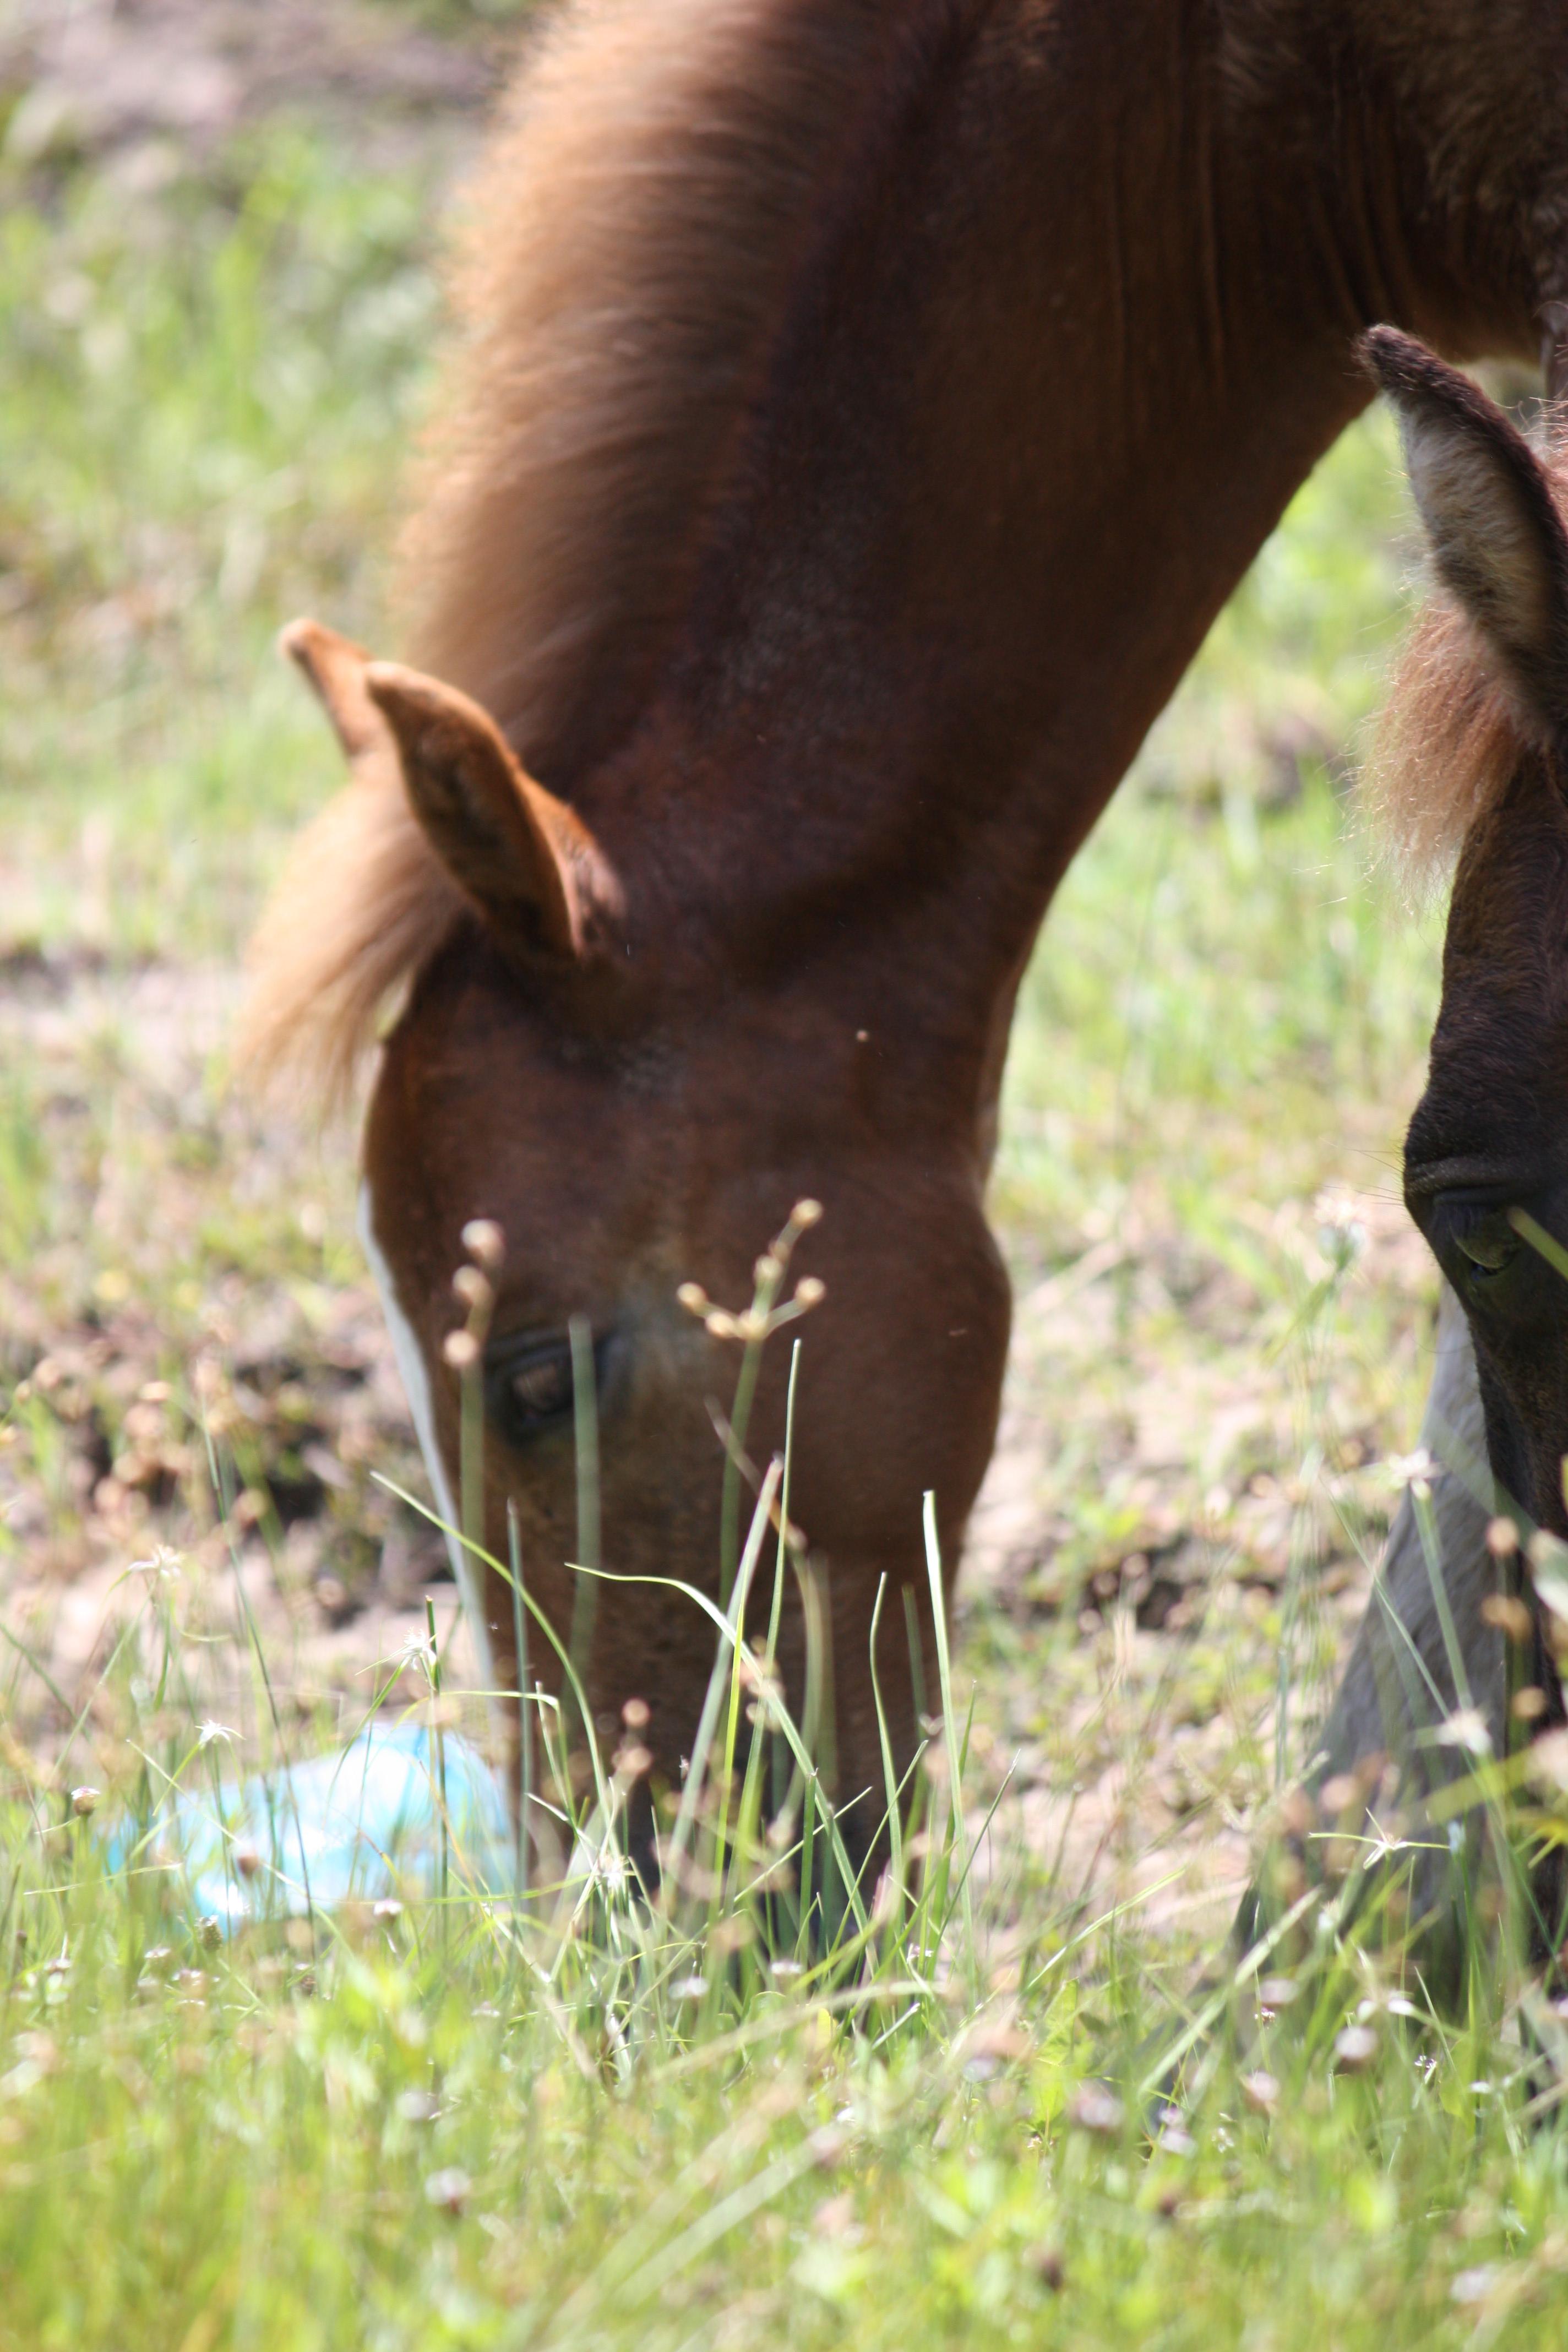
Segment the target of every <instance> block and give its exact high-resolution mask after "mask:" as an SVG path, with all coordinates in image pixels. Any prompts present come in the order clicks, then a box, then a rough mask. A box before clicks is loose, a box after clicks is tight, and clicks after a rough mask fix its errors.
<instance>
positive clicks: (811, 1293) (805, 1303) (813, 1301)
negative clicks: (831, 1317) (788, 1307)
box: [795, 1274, 827, 1308]
mask: <svg viewBox="0 0 1568 2352" xmlns="http://www.w3.org/2000/svg"><path fill="white" fill-rule="evenodd" d="M826 1296H827V1285H826V1283H825V1282H821V1281H819V1280H818V1279H817V1277H816V1275H815V1274H808V1275H805V1276H803V1277H802V1279H801V1280H800V1281H799V1282H797V1283H796V1284H795V1305H796V1306H797V1307H806V1308H810V1307H820V1306H821V1304H822V1302H823V1300H824V1299H825V1298H826Z"/></svg>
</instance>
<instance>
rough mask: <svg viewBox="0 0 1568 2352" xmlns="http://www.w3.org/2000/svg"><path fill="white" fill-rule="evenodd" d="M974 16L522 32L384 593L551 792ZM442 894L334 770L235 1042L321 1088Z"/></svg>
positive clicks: (676, 593) (637, 20) (840, 1)
mask: <svg viewBox="0 0 1568 2352" xmlns="http://www.w3.org/2000/svg"><path fill="white" fill-rule="evenodd" d="M970 13H972V12H971V10H970V9H969V8H968V6H967V5H966V0H924V5H921V6H917V7H914V8H911V9H905V10H893V9H889V8H888V7H887V5H885V0H582V5H578V6H575V7H573V8H569V9H567V10H566V11H565V12H564V13H563V16H561V17H560V18H559V19H558V20H557V22H556V24H555V25H554V26H553V27H552V29H551V30H550V31H549V32H547V33H546V35H545V36H544V37H543V38H542V41H541V42H540V43H539V44H538V46H537V47H536V49H535V51H534V54H533V55H532V57H531V60H530V63H529V65H528V68H527V69H526V70H525V71H524V73H523V75H522V76H521V80H520V82H519V84H518V87H517V89H516V91H515V93H514V96H513V99H512V100H511V107H510V121H509V122H508V123H506V124H505V125H504V126H503V128H502V130H501V131H500V135H499V136H498V137H497V138H496V139H495V140H494V142H492V144H491V147H490V149H489V153H488V156H487V158H486V160H485V161H484V162H483V163H481V165H480V168H479V173H477V175H476V178H475V180H474V182H473V183H472V184H471V185H470V187H469V188H468V192H467V194H466V198H465V201H464V203H463V205H462V207H461V212H462V224H463V225H462V226H461V227H460V230H459V233H458V240H457V247H456V252H455V255H454V268H453V290H454V295H455V307H456V309H457V311H458V325H459V329H460V333H459V335H458V338H457V341H456V351H455V355H454V357H453V359H452V361H451V362H450V363H449V365H448V367H447V380H446V383H445V385H444V388H443V389H442V390H441V391H440V392H439V393H438V395H437V404H436V410H435V415H434V420H433V422H432V424H431V425H430V427H429V429H428V431H427V433H426V437H425V442H424V446H423V449H422V452H421V455H420V459H419V463H418V467H417V469H416V500H415V506H414V511H413V514H412V517H411V520H409V522H408V524H407V525H406V527H405V530H404V532H403V535H402V540H401V543H400V549H399V562H398V567H397V580H396V586H395V594H396V602H397V604H398V606H399V609H400V611H401V613H402V614H403V615H404V620H405V635H406V637H407V640H408V647H409V652H410V655H411V657H412V659H413V660H414V661H415V662H416V664H417V665H418V666H419V667H421V668H423V669H426V670H427V671H430V672H431V673H433V674H434V675H436V676H437V677H441V678H443V679H445V680H447V682H448V683H450V684H452V685H454V686H458V687H459V688H462V689H463V691H464V692H466V693H468V694H469V695H471V696H472V697H473V698H474V699H475V700H476V701H478V702H479V703H481V704H482V705H483V706H484V707H485V708H486V709H488V710H489V711H490V712H491V713H492V715H493V716H494V717H495V718H496V719H497V720H498V721H499V722H500V725H501V727H502V729H503V730H504V732H505V733H506V734H507V736H508V737H509V739H510V741H511V742H512V744H513V746H514V747H515V748H516V749H517V750H518V751H519V752H520V754H521V756H522V758H523V759H524V761H526V762H527V764H528V765H529V766H530V768H531V770H532V771H533V772H535V773H536V774H538V775H539V776H540V777H541V779H542V781H544V782H548V783H552V784H554V785H556V786H557V788H559V789H562V790H564V791H566V792H567V793H570V790H571V787H572V784H573V782H574V778H575V777H576V776H577V775H578V774H580V773H581V772H582V771H583V770H584V767H585V766H586V765H588V764H589V763H590V762H591V761H594V760H595V759H597V758H602V757H604V756H605V753H606V752H607V751H608V750H609V748H610V747H611V745H612V744H613V742H614V741H615V740H616V737H617V735H619V734H621V733H624V732H625V731H626V728H627V727H628V726H629V724H630V723H631V721H632V720H633V719H634V718H635V715H636V710H637V700H638V695H639V690H646V687H647V679H648V675H649V671H650V668H651V666H652V663H653V661H654V659H655V658H656V656H657V653H658V648H659V646H660V645H661V643H662V642H663V641H664V638H665V635H667V633H668V628H669V626H670V625H671V623H672V621H673V618H674V616H675V614H676V613H677V611H678V610H679V607H680V604H681V589H682V587H683V585H685V584H686V583H689V580H690V578H691V576H692V573H693V571H694V569H695V565H696V562H697V561H698V559H699V555H700V550H701V548H702V546H703V545H704V543H705V541H706V536H707V534H706V532H705V530H704V525H705V524H706V523H708V522H710V520H711V518H712V517H713V515H714V514H715V511H716V509H717V508H718V506H719V504H720V501H721V495H722V492H723V490H724V488H726V487H727V485H728V484H729V482H730V480H731V477H732V476H733V474H734V472H735V471H736V469H737V468H738V467H739V463H740V450H741V441H742V434H743V431H744V427H745V425H746V423H747V421H748V420H749V418H750V415H751V413H752V407H753V404H755V403H756V402H757V401H758V400H759V399H760V397H761V394H762V392H763V386H764V383H765V379H766V374H767V369H768V363H769V359H770V355H771V353H772V352H773V349H774V347H775V346H776V344H777V343H778V341H779V340H780V339H781V337H782V336H783V334H784V331H785V328H786V325H787V319H788V315H789V313H790V310H791V305H792V299H794V297H795V293H796V289H797V286H798V281H799V279H800V278H801V275H802V272H803V270H804V269H805V267H806V265H807V264H808V262H809V261H810V260H811V258H812V257H813V254H814V252H815V250H816V247H815V242H814V240H815V237H816V236H817V235H819V234H820V230H821V224H822V222H823V221H824V218H825V217H826V216H829V215H834V214H835V213H836V212H837V209H838V208H839V207H840V206H841V205H842V201H843V194H844V188H845V184H846V179H847V176H849V175H852V173H853V172H854V169H855V165H856V163H857V161H858V160H863V159H864V158H865V157H866V156H867V155H868V153H870V152H875V151H876V150H877V148H878V145H879V139H878V133H879V130H880V128H881V126H882V125H883V124H884V123H887V122H889V121H893V120H896V119H897V115H898V112H899V110H900V108H901V105H902V103H903V101H904V98H905V93H906V91H907V89H908V87H909V83H910V77H911V75H912V74H914V73H917V72H919V71H920V70H921V61H922V59H923V60H924V61H925V62H926V64H928V65H929V62H930V57H931V36H932V34H933V32H934V33H935V34H936V35H937V37H939V38H940V36H941V35H942V33H944V32H945V31H946V30H947V29H949V28H950V27H951V26H952V24H953V23H954V22H955V21H962V20H963V19H964V18H966V17H967V16H968V15H969V14H970ZM900 61H902V62H901V63H900ZM460 904H461V901H460V899H459V898H458V894H457V892H456V891H455V889H454V887H453V886H452V885H451V883H450V882H449V881H448V879H447V877H446V875H445V873H444V871H443V869H442V867H441V866H440V865H439V863H438V861H437V858H436V857H435V856H434V854H433V853H432V851H431V850H430V849H429V847H428V846H427V845H426V842H425V839H424V836H423V835H422V834H421V833H420V832H419V829H418V827H417V825H416V823H415V820H414V818H413V816H412V814H411V813H410V811H409V809H408V807H407V803H406V801H405V795H404V793H403V792H402V790H401V786H400V784H399V782H397V780H396V779H395V778H391V777H387V778H378V779H375V780H365V781H363V782H358V783H355V784H354V785H353V786H351V787H350V788H349V790H348V792H347V793H344V794H343V796H342V803H341V805H340V807H339V809H338V810H337V811H336V812H331V811H330V812H329V813H328V814H327V816H326V817H325V818H323V819H321V820H320V821H319V822H318V824H317V825H316V826H315V827H313V828H311V829H310V832H308V833H307V834H306V835H305V836H304V837H303V839H302V841H301V843H300V846H299V849H298V851H297V852H296V854H295V856H294V857H293V858H292V859H291V861H290V863H289V868H288V869H287V871H286V874H285V877H284V879H283V882H282V884H281V886H280V888H279V894H278V896H277V898H276V899H275V901H274V904H273V906H272V908H270V910H269V912H268V916H267V918H266V919H264V922H263V924H262V926H261V929H260V930H259V931H258V938H257V942H256V947H255V950H254V952H253V960H252V961H253V972H254V986H253V991H252V997H251V1004H250V1012H249V1017H248V1022H247V1045H248V1048H249V1050H250V1052H251V1053H252V1055H254V1056H255V1057H256V1058H257V1059H258V1061H259V1062H261V1063H264V1064H266V1063H270V1064H274V1065H279V1066H281V1065H285V1064H287V1065H289V1066H293V1067H294V1068H296V1069H297V1070H298V1071H299V1072H300V1075H301V1076H304V1077H306V1078H307V1079H308V1080H310V1081H313V1082H314V1083H316V1084H317V1085H318V1086H319V1087H321V1088H322V1089H323V1090H324V1091H326V1092H328V1093H329V1094H331V1093H340V1092H341V1091H342V1088H343V1087H344V1086H345V1085H346V1083H347V1080H348V1078H349V1076H351V1075H352V1072H353V1067H354V1065H355V1062H356V1060H357V1057H358V1055H359V1052H360V1049H361V1048H362V1046H363V1045H364V1043H365V1042H366V1039H367V1037H368V1035H369V1034H370V1031H371V1028H372V1026H373V1024H374V1018H375V1014H376V1012H377V1009H378V1007H379V1006H380V1005H381V1004H382V1003H383V1002H384V998H385V996H386V994H387V992H388V991H389V990H390V989H392V988H393V987H395V985H396V984H397V982H399V981H400V980H402V979H404V978H405V977H407V976H408V974H409V973H410V972H411V971H413V970H415V969H416V968H417V966H418V964H419V963H420V962H422V961H425V960H426V959H427V958H428V956H429V955H430V954H431V953H432V952H433V951H434V950H435V948H436V947H437V946H438V945H439V943H440V940H441V939H442V938H443V937H444V936H445V934H446V932H447V930H448V929H449V928H450V925H451V922H452V920H453V918H454V915H455V913H456V911H457V909H458V907H459V906H460Z"/></svg>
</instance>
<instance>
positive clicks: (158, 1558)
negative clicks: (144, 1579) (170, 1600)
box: [125, 1544, 180, 1578]
mask: <svg viewBox="0 0 1568 2352" xmlns="http://www.w3.org/2000/svg"><path fill="white" fill-rule="evenodd" d="M125 1573H126V1575H127V1576H158V1577H167V1578H174V1577H176V1576H178V1575H179V1573H180V1555H179V1553H178V1552H177V1551H172V1550H171V1549H170V1548H169V1546H168V1545H167V1544H154V1545H153V1549H152V1550H151V1552H150V1553H149V1554H148V1556H147V1558H146V1559H133V1560H132V1563H131V1565H130V1567H129V1568H128V1569H127V1570H126V1571H125Z"/></svg>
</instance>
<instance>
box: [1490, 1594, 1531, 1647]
mask: <svg viewBox="0 0 1568 2352" xmlns="http://www.w3.org/2000/svg"><path fill="white" fill-rule="evenodd" d="M1481 1618H1482V1621H1483V1622H1484V1623H1486V1624H1488V1625H1495V1626H1496V1627H1497V1629H1498V1632H1499V1633H1506V1634H1507V1635H1508V1638H1509V1640H1510V1642H1517V1643H1520V1644H1521V1645H1522V1644H1523V1643H1526V1642H1528V1641H1529V1639H1530V1637H1531V1634H1532V1633H1534V1631H1535V1620H1534V1618H1533V1617H1532V1616H1531V1613H1530V1612H1529V1610H1528V1609H1527V1608H1526V1607H1525V1605H1524V1603H1523V1601H1521V1600H1519V1599H1518V1598H1517V1597H1516V1596H1515V1595H1514V1594H1513V1593H1511V1592H1489V1593H1488V1595H1487V1597H1486V1599H1485V1600H1484V1601H1482V1603H1481Z"/></svg>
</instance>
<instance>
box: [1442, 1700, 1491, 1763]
mask: <svg viewBox="0 0 1568 2352" xmlns="http://www.w3.org/2000/svg"><path fill="white" fill-rule="evenodd" d="M1436 1736H1437V1744H1438V1746H1439V1747H1440V1748H1463V1749H1464V1751H1465V1753H1466V1755H1467V1756H1489V1755H1490V1754H1491V1752H1492V1736H1491V1733H1490V1731H1489V1729H1488V1727H1487V1719H1486V1717H1485V1716H1484V1715H1483V1714H1482V1713H1481V1711H1480V1708H1479V1706H1461V1707H1457V1708H1456V1709H1455V1711H1454V1713H1453V1714H1452V1715H1451V1716H1449V1717H1447V1720H1446V1721H1445V1722H1443V1723H1440V1724H1439V1725H1438V1726H1437V1735H1436Z"/></svg>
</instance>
